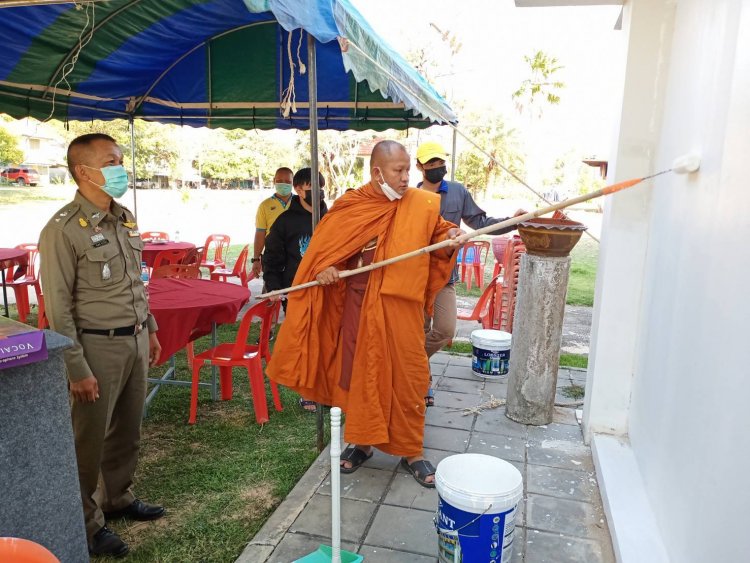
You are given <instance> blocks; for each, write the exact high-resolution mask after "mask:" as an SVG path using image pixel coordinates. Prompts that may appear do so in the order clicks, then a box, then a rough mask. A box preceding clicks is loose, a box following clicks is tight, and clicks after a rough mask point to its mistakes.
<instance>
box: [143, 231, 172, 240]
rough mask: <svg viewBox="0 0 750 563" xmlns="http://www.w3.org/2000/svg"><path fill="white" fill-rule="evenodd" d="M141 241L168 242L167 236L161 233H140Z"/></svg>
mask: <svg viewBox="0 0 750 563" xmlns="http://www.w3.org/2000/svg"><path fill="white" fill-rule="evenodd" d="M141 240H166V241H168V240H169V234H168V233H165V232H163V231H146V232H145V233H141Z"/></svg>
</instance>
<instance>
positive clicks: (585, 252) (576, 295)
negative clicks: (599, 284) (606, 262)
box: [456, 235, 599, 307]
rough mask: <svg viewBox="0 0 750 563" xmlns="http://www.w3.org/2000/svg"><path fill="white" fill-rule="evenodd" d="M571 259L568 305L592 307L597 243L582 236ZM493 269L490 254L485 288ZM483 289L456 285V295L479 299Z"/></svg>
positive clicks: (597, 251) (597, 250)
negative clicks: (468, 288) (469, 288)
mask: <svg viewBox="0 0 750 563" xmlns="http://www.w3.org/2000/svg"><path fill="white" fill-rule="evenodd" d="M570 256H571V258H572V261H571V265H570V278H569V281H568V296H567V300H566V302H567V304H568V305H583V306H586V307H592V306H593V305H594V283H595V282H596V267H597V263H598V261H599V243H598V242H596V241H595V240H593V239H591V238H590V237H587V236H586V235H584V236H583V237H581V241H580V242H579V243H578V244H577V245H576V247H575V248H574V249H573V251H572V252H571V253H570ZM494 267H495V259H494V256H493V255H492V254H490V257H489V259H488V261H487V264H486V265H485V267H484V282H485V287H487V284H488V283H489V282H490V281H491V280H492V272H493V270H494ZM482 291H483V289H480V288H479V287H477V286H476V285H475V286H474V287H472V288H471V290H470V291H469V290H467V289H466V284H465V283H461V282H459V283H457V284H456V295H457V296H458V297H480V296H481V295H482Z"/></svg>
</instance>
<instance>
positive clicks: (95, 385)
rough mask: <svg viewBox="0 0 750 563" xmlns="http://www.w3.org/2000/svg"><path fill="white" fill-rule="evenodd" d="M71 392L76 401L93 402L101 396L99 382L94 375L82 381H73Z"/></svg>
mask: <svg viewBox="0 0 750 563" xmlns="http://www.w3.org/2000/svg"><path fill="white" fill-rule="evenodd" d="M70 394H71V395H73V400H74V401H75V402H76V403H93V402H94V401H96V400H97V399H98V398H99V382H98V381H97V380H96V377H94V376H93V375H89V376H88V377H85V378H83V379H81V380H80V381H71V382H70Z"/></svg>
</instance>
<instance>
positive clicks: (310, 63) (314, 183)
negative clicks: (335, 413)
mask: <svg viewBox="0 0 750 563" xmlns="http://www.w3.org/2000/svg"><path fill="white" fill-rule="evenodd" d="M300 33H302V31H301V30H300ZM292 72H294V69H292ZM307 89H308V92H309V94H308V98H309V101H310V109H309V112H310V172H311V174H310V180H311V182H310V184H311V188H312V227H313V231H314V230H315V227H316V226H317V225H318V222H319V221H320V200H321V197H320V182H319V181H318V68H317V66H316V57H315V37H313V36H312V35H310V34H309V33H308V34H307ZM315 413H316V428H317V446H318V451H319V452H322V451H323V449H324V448H325V422H324V419H323V405H321V404H318V405H317V406H316V409H315Z"/></svg>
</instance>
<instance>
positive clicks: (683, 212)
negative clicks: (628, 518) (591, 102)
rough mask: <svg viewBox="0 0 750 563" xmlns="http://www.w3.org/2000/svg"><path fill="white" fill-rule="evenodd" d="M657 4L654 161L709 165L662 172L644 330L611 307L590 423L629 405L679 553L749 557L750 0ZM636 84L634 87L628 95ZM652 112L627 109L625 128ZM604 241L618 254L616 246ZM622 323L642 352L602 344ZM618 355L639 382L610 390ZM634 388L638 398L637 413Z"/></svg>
mask: <svg viewBox="0 0 750 563" xmlns="http://www.w3.org/2000/svg"><path fill="white" fill-rule="evenodd" d="M652 2H653V0H633V2H631V3H630V5H631V7H632V8H633V10H634V11H633V13H634V16H635V15H636V14H637V10H638V8H639V6H643V5H645V4H646V3H648V4H649V5H653V3H652ZM656 3H657V4H662V3H663V4H672V5H673V6H674V7H675V8H676V9H675V11H674V32H673V34H672V45H671V55H670V59H669V64H668V65H667V67H666V72H667V76H668V80H667V86H666V91H665V93H664V95H663V98H662V99H659V98H658V97H656V98H654V99H653V100H652V102H651V105H652V107H653V108H658V107H663V119H662V120H661V121H660V122H658V125H659V127H660V135H659V140H658V143H657V145H656V146H655V151H654V153H653V156H652V157H651V163H652V165H653V167H654V168H660V167H661V166H663V165H664V164H665V163H668V162H670V161H671V160H672V159H673V158H674V157H675V156H677V155H679V154H681V153H684V152H687V151H688V150H692V149H698V150H699V151H700V152H701V153H702V157H703V162H702V166H701V170H700V172H699V173H698V174H695V175H692V176H676V175H669V176H666V177H662V179H660V180H659V181H658V182H656V183H655V185H654V187H653V191H652V195H651V199H650V200H649V201H648V202H645V203H644V205H643V208H642V209H643V211H644V212H645V213H646V214H647V223H648V227H647V236H646V242H647V247H646V248H647V250H646V254H645V261H644V262H643V264H642V270H641V274H642V277H641V280H640V282H641V283H638V289H637V291H639V292H640V298H639V301H640V303H639V304H638V308H637V312H636V314H635V316H636V317H637V330H636V334H635V335H633V334H632V332H631V328H632V325H631V324H629V323H631V322H632V319H633V315H629V316H628V317H626V321H627V322H626V324H624V325H623V324H622V323H620V324H618V323H617V319H616V315H618V314H619V311H618V307H617V306H615V305H614V303H615V302H616V301H617V299H616V295H610V296H609V299H610V300H609V302H606V301H604V300H602V301H601V302H599V303H597V313H596V314H597V315H598V317H599V323H598V324H599V334H598V335H597V340H596V341H597V342H598V343H599V344H600V345H599V347H598V349H597V350H595V351H594V352H593V353H594V354H595V357H594V358H593V365H594V366H595V367H594V369H593V370H592V371H593V373H592V374H591V375H592V377H593V383H594V394H593V397H591V399H590V404H589V405H588V406H589V407H590V411H591V412H589V413H588V414H587V416H588V422H589V423H590V426H589V427H588V428H587V430H588V431H589V432H591V430H592V427H596V425H597V424H599V423H601V422H602V421H604V422H605V424H600V425H599V429H601V428H604V427H605V426H606V420H607V418H606V414H605V413H606V412H607V410H608V408H610V407H612V408H613V409H614V411H615V412H617V413H618V418H617V420H615V423H616V424H613V426H617V428H615V430H616V431H621V430H622V427H621V426H620V425H621V423H622V418H621V415H622V414H623V413H624V415H625V430H626V431H627V432H628V433H629V437H630V443H631V447H632V451H633V453H634V455H635V458H636V460H637V465H638V470H639V472H640V475H641V477H642V481H643V483H644V488H645V490H646V493H647V497H648V502H649V504H650V507H651V509H652V510H653V513H654V516H655V519H656V522H657V526H658V528H659V531H660V533H661V538H662V541H663V543H664V545H665V547H666V549H667V552H668V553H669V556H670V559H671V560H672V561H674V562H676V563H706V562H709V563H713V562H716V563H725V562H726V563H734V562H741V561H748V560H750V533H748V531H747V529H746V528H747V522H748V516H747V514H748V506H750V421H749V420H748V413H750V402H749V399H750V342H748V341H749V340H750V330H748V322H750V262H749V261H748V257H749V256H750V212H749V211H750V201H748V200H749V199H750V198H748V195H750V190H748V186H749V185H750V177H749V176H750V175H748V171H747V169H746V166H745V164H746V163H748V162H750V2H748V1H746V0H745V1H743V0H712V1H706V0H679V1H676V0H673V1H671V2H667V1H666V0H657V1H656ZM641 23H642V22H641ZM632 24H633V27H632V29H631V42H632V41H633V40H634V39H637V38H638V36H639V32H640V31H641V30H646V31H648V26H649V24H643V25H644V26H645V27H644V28H639V27H638V25H639V21H637V20H636V19H634V20H633V22H632ZM652 31H653V29H651V30H650V31H649V32H648V34H647V37H646V39H647V40H648V37H651V38H653V37H652V35H651V32H652ZM644 64H648V59H644ZM655 78H656V77H655ZM633 85H634V84H633V83H630V84H626V87H625V92H626V96H627V92H628V91H629V89H632V87H633ZM644 87H648V84H647V83H645V84H644ZM643 109H644V108H643V107H641V108H640V110H643ZM641 118H642V115H640V114H639V113H638V112H635V113H632V114H630V115H629V114H628V111H627V109H626V108H625V107H624V112H623V122H624V123H625V122H627V121H628V120H629V119H633V120H635V121H639V120H640V119H641ZM621 141H622V139H621ZM629 150H630V147H628V146H627V145H625V144H621V145H620V147H619V149H618V157H617V160H618V162H620V161H623V160H624V161H625V162H627V161H628V152H629ZM616 197H619V196H616ZM623 205H627V203H626V202H625V203H623ZM614 215H615V217H612V218H611V219H613V220H619V221H620V222H623V221H625V220H626V219H627V214H625V215H622V214H618V213H617V208H616V207H615V208H614ZM615 223H616V222H615ZM607 226H608V225H607V224H606V222H605V226H604V229H605V232H606V229H607ZM636 227H637V228H636V232H635V235H634V241H637V242H638V243H639V244H640V243H641V242H642V234H643V230H642V226H640V225H638V224H637V223H636ZM623 228H624V227H623V226H622V224H621V225H620V226H619V229H620V230H621V229H623ZM603 243H604V245H603V247H602V253H603V255H605V259H606V254H609V256H610V257H611V256H612V254H611V250H612V249H611V248H606V240H605V241H603ZM605 253H606V254H605ZM636 266H638V265H637V264H636ZM600 267H603V270H600V274H602V275H603V281H604V282H605V283H606V282H607V280H610V279H612V274H613V270H612V269H611V268H614V272H616V271H618V268H619V269H620V270H621V269H622V265H621V264H619V265H617V264H615V265H612V264H611V263H608V262H607V261H605V260H603V261H602V262H601V263H600ZM636 283H637V282H636ZM607 291H608V290H607V289H606V288H605V287H602V288H598V294H597V296H598V297H599V296H600V294H604V295H605V297H606V293H607ZM622 292H623V293H622V294H623V296H624V298H626V300H627V301H626V302H627V304H628V305H632V304H634V303H635V301H634V299H633V293H634V292H633V291H628V290H627V289H622ZM608 305H609V306H608ZM618 330H621V331H624V332H625V334H626V337H627V338H626V339H625V342H626V343H628V344H629V342H630V340H628V339H629V338H634V341H633V342H634V347H633V348H632V350H633V354H632V356H631V355H630V354H629V353H627V352H626V353H624V354H622V353H621V354H620V356H618V355H617V351H613V350H612V349H607V347H606V346H603V345H601V343H602V342H604V341H608V342H610V344H609V347H610V348H612V345H611V342H612V341H616V340H617V339H618V338H620V334H618ZM618 357H619V358H620V359H622V358H624V359H625V361H626V362H629V363H628V365H626V366H625V369H632V378H631V379H630V382H629V384H626V385H623V381H625V379H626V378H625V377H621V378H620V380H619V381H618V380H617V379H614V380H610V381H609V382H610V383H611V384H612V386H613V389H610V390H608V392H607V393H604V392H602V391H599V392H598V393H597V392H596V388H597V387H602V386H606V385H607V383H608V378H607V373H606V372H605V371H603V370H600V369H599V366H602V365H608V366H615V362H616V360H617V358H618ZM615 373H617V367H616V366H615ZM626 383H627V382H626ZM625 394H629V395H630V400H629V408H626V409H625V410H624V411H623V409H622V399H623V397H624V395H625ZM613 396H614V399H613ZM607 401H609V404H608V403H607ZM593 429H594V431H597V429H596V428H593Z"/></svg>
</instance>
